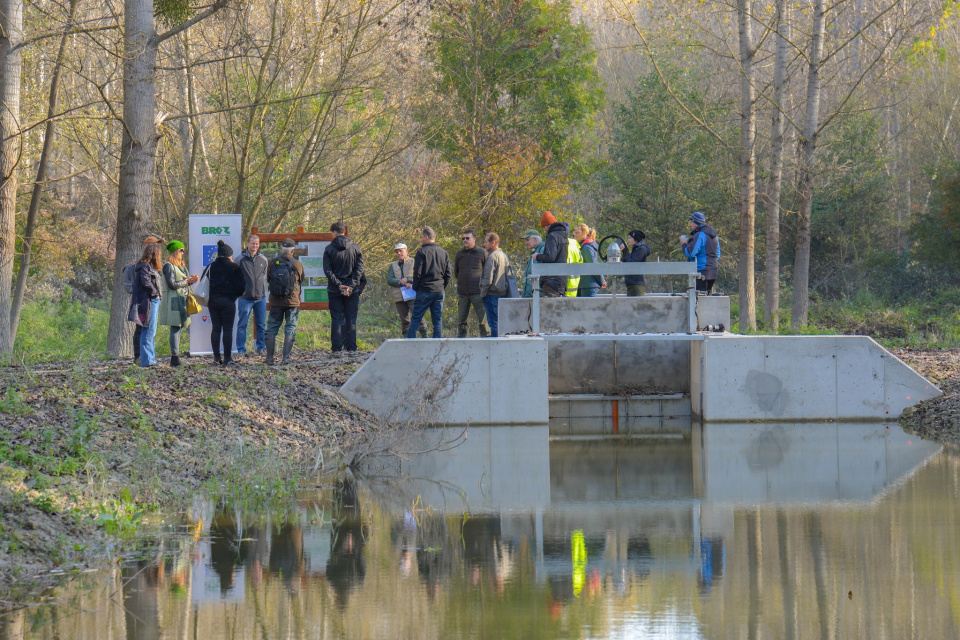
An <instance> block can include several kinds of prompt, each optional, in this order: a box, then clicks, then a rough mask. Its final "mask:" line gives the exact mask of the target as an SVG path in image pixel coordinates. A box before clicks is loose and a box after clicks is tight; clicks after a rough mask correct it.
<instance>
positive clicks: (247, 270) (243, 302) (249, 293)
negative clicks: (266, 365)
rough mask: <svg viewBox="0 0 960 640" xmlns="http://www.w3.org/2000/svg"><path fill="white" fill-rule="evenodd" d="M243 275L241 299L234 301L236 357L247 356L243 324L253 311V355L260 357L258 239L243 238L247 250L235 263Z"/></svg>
mask: <svg viewBox="0 0 960 640" xmlns="http://www.w3.org/2000/svg"><path fill="white" fill-rule="evenodd" d="M237 264H238V265H240V269H241V270H242V271H243V281H244V289H243V295H242V296H240V298H239V299H237V353H238V354H240V356H245V355H247V324H248V323H249V321H250V312H251V311H253V325H254V327H255V330H256V337H255V341H256V344H255V346H256V348H257V355H258V356H262V355H263V354H264V351H265V350H266V348H267V343H266V340H265V336H266V332H267V267H268V266H269V265H268V263H267V258H266V257H265V256H264V255H263V254H262V253H260V236H258V235H255V234H254V235H251V236H250V237H249V238H247V248H246V249H244V250H243V253H241V254H240V259H239V260H237Z"/></svg>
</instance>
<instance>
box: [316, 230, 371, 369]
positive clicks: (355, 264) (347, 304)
mask: <svg viewBox="0 0 960 640" xmlns="http://www.w3.org/2000/svg"><path fill="white" fill-rule="evenodd" d="M346 231H347V228H346V227H345V226H344V224H343V223H342V222H334V223H333V224H332V225H330V232H331V233H332V234H333V240H332V241H331V242H330V244H328V245H327V248H326V249H324V250H323V273H324V274H325V275H326V276H327V294H328V297H329V300H330V349H331V351H333V352H334V353H338V352H340V351H343V349H344V348H346V350H347V351H356V350H357V313H359V311H360V292H361V290H362V288H363V287H362V285H361V281H362V280H363V254H362V253H361V251H360V247H358V246H357V244H356V243H355V242H353V241H352V240H350V238H348V237H347V236H345V235H344V234H345V233H346Z"/></svg>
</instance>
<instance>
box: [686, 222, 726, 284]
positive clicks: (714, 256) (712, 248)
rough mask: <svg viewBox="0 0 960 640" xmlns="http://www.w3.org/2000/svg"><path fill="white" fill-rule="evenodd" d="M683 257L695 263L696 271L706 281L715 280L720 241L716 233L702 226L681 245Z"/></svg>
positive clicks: (705, 225)
mask: <svg viewBox="0 0 960 640" xmlns="http://www.w3.org/2000/svg"><path fill="white" fill-rule="evenodd" d="M683 255H685V256H687V259H688V260H690V261H691V262H692V261H694V260H696V261H697V271H699V272H700V273H701V274H702V275H703V277H704V278H706V279H707V280H716V279H717V273H718V271H719V264H718V260H719V259H720V241H719V240H718V239H717V232H716V231H714V229H713V227H711V226H710V225H708V224H702V225H700V226H699V227H697V228H696V230H695V231H694V232H693V233H692V234H691V235H690V237H689V238H687V241H686V242H685V243H684V244H683Z"/></svg>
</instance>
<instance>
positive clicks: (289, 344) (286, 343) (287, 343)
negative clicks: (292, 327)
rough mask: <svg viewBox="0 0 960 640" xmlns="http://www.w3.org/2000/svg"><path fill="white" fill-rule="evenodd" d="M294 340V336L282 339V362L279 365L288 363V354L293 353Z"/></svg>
mask: <svg viewBox="0 0 960 640" xmlns="http://www.w3.org/2000/svg"><path fill="white" fill-rule="evenodd" d="M295 339H296V336H287V337H285V338H284V339H283V361H282V362H281V363H280V364H288V363H289V362H290V352H291V351H293V343H294V340H295Z"/></svg>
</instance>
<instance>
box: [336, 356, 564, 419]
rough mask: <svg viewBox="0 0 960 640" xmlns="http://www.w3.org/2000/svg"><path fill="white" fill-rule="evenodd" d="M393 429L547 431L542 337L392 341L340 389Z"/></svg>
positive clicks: (355, 402) (547, 412) (545, 368)
mask: <svg viewBox="0 0 960 640" xmlns="http://www.w3.org/2000/svg"><path fill="white" fill-rule="evenodd" d="M340 392H341V393H342V394H343V395H344V396H346V398H347V399H348V400H350V402H352V403H353V404H355V405H356V406H358V407H360V408H362V409H366V410H368V411H370V412H372V413H373V414H374V415H376V416H378V417H379V418H381V419H383V420H387V421H389V422H409V421H414V422H422V423H427V424H441V425H443V424H447V425H465V424H480V425H506V424H546V423H547V419H548V415H549V411H548V400H547V345H546V342H545V341H544V340H543V339H541V338H469V339H463V340H458V339H452V338H444V339H438V340H433V339H417V340H401V339H397V340H387V341H386V342H384V343H383V344H382V345H381V346H380V348H379V349H377V351H376V353H374V354H373V355H372V356H371V357H370V358H369V359H368V360H367V361H366V362H364V363H363V366H361V367H360V369H358V370H357V372H356V373H354V374H353V376H351V377H350V379H349V380H347V382H346V384H344V385H343V387H341V389H340Z"/></svg>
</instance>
